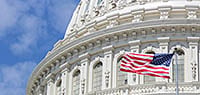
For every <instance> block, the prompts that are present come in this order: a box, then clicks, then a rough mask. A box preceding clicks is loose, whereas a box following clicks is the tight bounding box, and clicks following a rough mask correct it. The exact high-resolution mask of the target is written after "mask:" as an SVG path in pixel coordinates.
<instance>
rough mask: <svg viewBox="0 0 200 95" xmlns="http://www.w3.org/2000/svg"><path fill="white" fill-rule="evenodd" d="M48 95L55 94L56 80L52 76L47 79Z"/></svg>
mask: <svg viewBox="0 0 200 95" xmlns="http://www.w3.org/2000/svg"><path fill="white" fill-rule="evenodd" d="M47 95H54V80H53V79H52V78H49V80H48V81H47Z"/></svg>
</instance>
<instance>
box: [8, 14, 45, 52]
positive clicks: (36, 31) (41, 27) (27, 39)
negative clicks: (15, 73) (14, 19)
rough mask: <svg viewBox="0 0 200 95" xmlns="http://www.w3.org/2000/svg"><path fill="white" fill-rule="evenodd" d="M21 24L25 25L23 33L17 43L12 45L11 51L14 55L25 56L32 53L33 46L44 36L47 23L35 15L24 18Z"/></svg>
mask: <svg viewBox="0 0 200 95" xmlns="http://www.w3.org/2000/svg"><path fill="white" fill-rule="evenodd" d="M19 23H23V25H22V29H23V33H22V34H21V35H20V36H18V37H17V41H16V42H15V43H13V44H11V50H12V51H13V53H14V54H16V55H18V54H23V53H27V52H31V49H32V47H33V46H35V45H36V44H37V41H38V39H39V38H40V37H41V36H44V35H43V34H45V32H46V30H45V26H46V22H45V21H43V20H41V19H40V18H39V17H37V16H34V15H29V16H23V17H22V18H21V19H20V21H19Z"/></svg>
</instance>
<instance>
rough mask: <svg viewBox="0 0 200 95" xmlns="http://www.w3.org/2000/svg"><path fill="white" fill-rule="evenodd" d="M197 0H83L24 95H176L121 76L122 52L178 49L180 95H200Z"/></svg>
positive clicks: (167, 85) (163, 86)
mask: <svg viewBox="0 0 200 95" xmlns="http://www.w3.org/2000/svg"><path fill="white" fill-rule="evenodd" d="M199 40H200V0H81V1H80V3H79V5H78V6H77V8H76V10H75V11H74V14H73V17H72V19H71V22H70V24H69V26H68V28H67V30H66V34H65V37H64V39H62V40H60V41H58V42H57V43H56V44H55V45H54V48H53V49H52V50H51V51H49V53H48V54H47V55H46V57H45V58H44V59H43V60H42V61H41V62H40V64H38V66H37V67H36V68H35V70H34V71H33V73H32V75H31V77H30V79H29V81H28V85H27V90H26V93H27V95H174V94H175V91H176V86H175V79H176V78H175V76H176V73H174V72H175V60H174V58H173V59H172V63H171V66H170V76H171V78H170V79H162V78H154V77H149V76H143V75H137V74H134V73H123V72H120V71H119V60H120V58H121V57H122V55H123V54H124V53H125V52H135V53H171V52H173V50H174V48H178V49H179V50H180V51H181V52H182V53H183V55H179V56H178V67H179V69H178V70H179V74H178V77H179V83H180V84H179V91H180V94H181V95H199V94H200V72H199V68H200V65H199V59H200V56H199V55H200V52H199V51H200V49H199V45H200V44H199Z"/></svg>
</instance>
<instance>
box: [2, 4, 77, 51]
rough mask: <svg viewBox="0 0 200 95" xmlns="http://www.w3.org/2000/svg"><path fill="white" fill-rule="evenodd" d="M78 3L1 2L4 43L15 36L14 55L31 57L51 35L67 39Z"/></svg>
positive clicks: (12, 46)
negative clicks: (33, 51)
mask: <svg viewBox="0 0 200 95" xmlns="http://www.w3.org/2000/svg"><path fill="white" fill-rule="evenodd" d="M76 3H77V2H75V1H73V0H72V1H71V0H70V1H69V0H60V1H59V2H58V1H57V0H42V1H41V0H28V1H27V0H14V1H13V0H0V9H1V11H0V39H2V38H3V37H5V36H10V34H14V35H12V36H14V38H15V39H16V40H15V41H14V42H12V43H10V48H11V51H12V52H13V53H14V54H15V55H23V54H27V53H30V52H32V51H31V50H32V49H33V47H38V46H37V42H38V41H39V40H40V41H42V40H44V39H43V38H48V35H52V34H54V33H55V32H56V33H62V34H63V36H64V32H65V28H66V25H67V24H68V22H69V19H70V18H71V14H72V12H73V9H74V7H75V6H76ZM49 30H50V31H49ZM44 34H46V35H44ZM46 40H48V39H46Z"/></svg>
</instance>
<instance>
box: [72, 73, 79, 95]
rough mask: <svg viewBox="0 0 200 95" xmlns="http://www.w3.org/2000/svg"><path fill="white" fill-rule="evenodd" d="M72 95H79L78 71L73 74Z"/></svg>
mask: <svg viewBox="0 0 200 95" xmlns="http://www.w3.org/2000/svg"><path fill="white" fill-rule="evenodd" d="M72 84H73V95H79V90H80V70H78V71H76V72H75V73H74V74H73V82H72Z"/></svg>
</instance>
